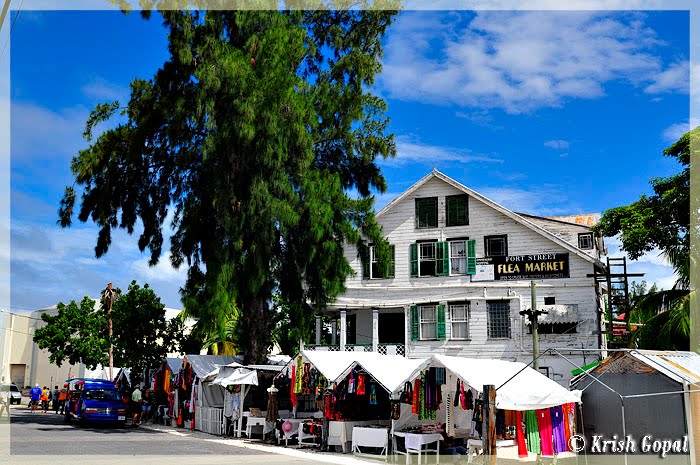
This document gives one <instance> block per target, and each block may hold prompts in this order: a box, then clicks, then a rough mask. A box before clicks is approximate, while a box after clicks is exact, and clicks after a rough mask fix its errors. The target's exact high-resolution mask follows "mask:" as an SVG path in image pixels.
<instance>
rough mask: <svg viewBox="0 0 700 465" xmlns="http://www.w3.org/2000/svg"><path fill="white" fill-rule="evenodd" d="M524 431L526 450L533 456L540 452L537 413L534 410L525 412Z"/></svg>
mask: <svg viewBox="0 0 700 465" xmlns="http://www.w3.org/2000/svg"><path fill="white" fill-rule="evenodd" d="M525 430H526V434H527V450H528V451H529V452H533V453H535V454H539V453H541V452H542V449H541V447H540V434H539V429H538V427H537V413H536V412H535V411H534V410H528V411H527V412H525Z"/></svg>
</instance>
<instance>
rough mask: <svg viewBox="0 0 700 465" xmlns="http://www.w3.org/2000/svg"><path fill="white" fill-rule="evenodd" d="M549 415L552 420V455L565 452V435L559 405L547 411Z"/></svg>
mask: <svg viewBox="0 0 700 465" xmlns="http://www.w3.org/2000/svg"><path fill="white" fill-rule="evenodd" d="M549 415H550V417H551V419H552V436H553V437H554V453H555V454H560V453H562V452H566V450H567V441H566V433H565V432H564V413H563V411H562V408H561V405H557V406H556V407H552V408H550V409H549Z"/></svg>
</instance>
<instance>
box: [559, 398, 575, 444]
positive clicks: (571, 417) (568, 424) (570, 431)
mask: <svg viewBox="0 0 700 465" xmlns="http://www.w3.org/2000/svg"><path fill="white" fill-rule="evenodd" d="M562 412H563V413H564V438H565V439H566V446H567V450H569V451H570V452H571V451H572V449H571V443H570V439H571V436H572V435H574V434H576V404H574V403H573V402H572V403H570V404H564V405H562Z"/></svg>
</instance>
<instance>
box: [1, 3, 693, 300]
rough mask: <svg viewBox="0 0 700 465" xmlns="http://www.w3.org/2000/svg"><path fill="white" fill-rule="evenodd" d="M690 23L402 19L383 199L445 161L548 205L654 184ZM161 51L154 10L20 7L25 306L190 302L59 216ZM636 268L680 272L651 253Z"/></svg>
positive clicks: (444, 16) (18, 166) (661, 15)
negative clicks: (90, 125)
mask: <svg viewBox="0 0 700 465" xmlns="http://www.w3.org/2000/svg"><path fill="white" fill-rule="evenodd" d="M688 31H689V17H688V13H687V12H566V11H559V12H542V11H535V12H530V11H493V12H469V11H461V12H415V11H414V12H403V13H402V14H401V15H400V16H399V17H398V19H397V21H396V23H395V24H394V25H393V26H392V28H391V29H390V31H389V33H388V35H387V36H386V38H385V56H384V71H383V73H382V74H381V75H380V76H378V78H377V83H376V92H377V93H379V94H380V95H382V96H383V97H384V98H385V99H386V100H387V102H388V106H389V116H390V118H391V121H392V122H391V128H390V129H391V131H392V132H394V134H395V135H396V138H397V142H398V155H397V157H396V158H395V159H392V160H386V161H384V162H382V167H383V171H384V174H385V176H386V178H387V181H388V185H389V189H388V192H387V193H385V194H381V195H378V196H377V207H378V208H381V206H383V205H385V204H386V203H387V202H388V201H390V200H391V199H392V198H393V197H395V196H396V195H397V194H399V193H400V192H402V191H403V190H405V189H406V188H408V187H409V186H410V185H411V184H413V183H414V182H415V181H417V180H418V179H420V178H421V177H423V176H424V175H425V174H426V173H427V172H428V171H429V170H431V169H432V168H433V167H434V166H436V167H437V168H438V169H440V170H441V171H443V172H444V173H446V174H447V175H449V176H451V177H453V178H455V179H457V180H458V181H460V182H462V183H464V184H465V185H467V186H469V187H471V188H473V189H475V190H477V191H479V192H481V193H483V194H484V195H486V196H488V197H490V198H492V199H493V200H495V201H497V202H499V203H501V204H502V205H504V206H506V207H508V208H510V209H512V210H514V211H519V212H525V213H531V214H536V215H561V214H572V213H589V212H602V211H604V210H605V209H608V208H612V207H615V206H619V205H623V204H627V203H630V202H632V201H634V200H636V199H637V198H638V197H639V195H640V194H642V193H650V187H649V179H650V178H652V177H655V176H666V175H669V174H672V173H674V172H677V171H678V170H679V166H678V165H676V164H675V162H673V160H670V159H666V158H664V157H663V156H662V155H661V152H662V150H663V149H664V148H665V147H667V146H668V145H670V143H671V142H673V141H674V140H675V139H676V138H677V137H678V136H679V135H680V134H682V133H683V132H684V131H685V130H687V128H688V127H689V126H688V120H689V105H690V104H689V95H688V93H689V92H688V89H689V62H688V58H689V36H688V34H689V32H688ZM2 45H4V44H0V46H2ZM166 58H167V50H166V34H165V30H164V29H163V28H162V26H161V23H160V21H159V19H158V18H157V17H154V18H152V19H151V20H150V21H144V20H142V19H141V17H140V15H138V14H129V15H123V14H121V13H119V12H112V11H99V12H97V11H94V12H90V11H83V12H80V11H77V12H68V11H63V12H50V11H23V12H22V13H21V15H20V17H19V19H18V21H17V22H16V24H15V27H14V29H13V31H12V41H11V68H10V69H11V73H10V77H11V94H10V98H11V151H12V156H11V185H10V188H11V254H12V255H11V286H12V287H11V308H12V310H13V311H24V310H35V309H38V308H42V307H46V306H49V305H53V304H55V303H56V302H58V301H68V300H71V299H79V298H81V297H82V296H83V295H86V294H87V295H92V296H95V295H98V293H99V291H100V289H102V288H104V286H105V284H106V283H107V282H109V281H112V282H114V283H115V285H117V286H119V287H121V288H122V289H125V288H126V287H127V285H128V283H129V282H130V281H131V280H132V279H136V280H137V281H138V282H139V283H141V284H143V283H144V282H148V283H149V284H150V285H151V286H152V287H153V288H154V289H155V290H156V292H157V293H158V294H159V295H160V296H161V298H162V301H163V303H165V304H166V305H167V306H168V307H173V308H179V307H180V303H179V297H178V289H179V287H180V286H181V285H182V284H183V283H184V279H185V270H182V269H181V270H173V269H172V268H171V267H170V265H169V262H168V259H167V255H166V256H165V257H163V259H161V263H160V264H159V265H158V266H157V267H155V268H149V267H148V265H147V259H148V258H147V257H146V256H142V255H141V254H140V253H139V252H138V248H137V246H136V237H129V236H128V235H126V233H121V232H120V233H119V234H117V236H116V237H115V238H114V240H113V245H112V248H111V249H110V251H109V253H108V254H107V255H106V256H105V257H103V258H102V259H100V260H97V259H95V258H94V245H95V240H96V231H97V230H96V228H95V227H94V226H93V225H91V224H81V223H79V222H76V223H75V224H74V226H73V227H71V228H69V229H61V228H60V227H59V226H57V225H56V219H57V210H58V204H59V200H60V198H61V196H62V193H63V189H64V187H65V186H66V185H67V184H70V183H71V182H72V178H71V175H70V160H71V158H72V157H73V156H74V155H75V154H76V153H77V151H78V150H79V149H80V148H81V147H85V146H86V142H85V141H84V140H83V139H82V137H81V134H82V131H83V124H84V121H85V119H86V117H87V115H88V112H89V111H90V109H91V108H92V107H93V106H94V105H95V104H97V103H100V102H103V101H106V100H113V99H119V100H121V101H125V100H126V99H127V97H128V94H129V88H128V86H129V83H130V81H131V80H132V79H133V78H135V77H140V78H150V77H151V76H152V75H153V74H154V72H155V71H156V70H157V69H158V67H159V66H160V65H161V64H162V63H163V62H164V61H165V59H166ZM607 243H608V247H609V249H610V253H611V255H618V249H617V244H616V242H615V241H613V240H608V241H607ZM632 270H633V271H639V272H645V273H647V280H649V281H656V282H658V283H659V284H660V285H661V286H662V287H669V286H670V285H671V284H672V283H673V277H672V272H671V271H670V269H669V267H668V266H666V264H665V262H664V260H663V258H662V257H659V256H658V254H656V253H651V254H648V255H647V256H646V257H643V258H642V259H641V260H639V261H638V262H637V263H636V264H635V265H634V266H633V267H632Z"/></svg>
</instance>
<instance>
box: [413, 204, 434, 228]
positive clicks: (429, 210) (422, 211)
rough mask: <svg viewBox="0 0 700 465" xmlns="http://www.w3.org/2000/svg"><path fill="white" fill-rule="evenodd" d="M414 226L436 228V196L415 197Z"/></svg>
mask: <svg viewBox="0 0 700 465" xmlns="http://www.w3.org/2000/svg"><path fill="white" fill-rule="evenodd" d="M416 228H437V197H430V198H424V199H416Z"/></svg>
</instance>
